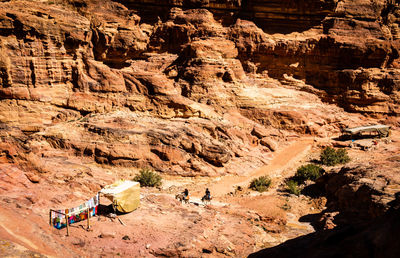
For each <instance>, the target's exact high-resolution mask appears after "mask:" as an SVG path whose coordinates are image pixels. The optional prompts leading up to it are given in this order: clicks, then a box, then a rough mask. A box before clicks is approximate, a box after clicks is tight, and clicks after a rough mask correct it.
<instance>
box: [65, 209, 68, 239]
mask: <svg viewBox="0 0 400 258" xmlns="http://www.w3.org/2000/svg"><path fill="white" fill-rule="evenodd" d="M65 220H66V222H67V236H69V225H68V215H67V214H65Z"/></svg>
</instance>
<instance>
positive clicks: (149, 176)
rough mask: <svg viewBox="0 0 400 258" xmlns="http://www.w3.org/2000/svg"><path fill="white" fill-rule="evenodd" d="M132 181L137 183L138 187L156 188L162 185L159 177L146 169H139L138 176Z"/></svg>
mask: <svg viewBox="0 0 400 258" xmlns="http://www.w3.org/2000/svg"><path fill="white" fill-rule="evenodd" d="M133 180H134V181H137V182H139V183H140V186H150V187H157V186H161V184H162V182H161V180H162V178H161V176H160V175H159V174H157V173H156V172H153V171H152V170H150V169H148V168H143V169H141V170H140V171H139V175H136V176H135V177H134V178H133Z"/></svg>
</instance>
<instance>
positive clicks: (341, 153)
mask: <svg viewBox="0 0 400 258" xmlns="http://www.w3.org/2000/svg"><path fill="white" fill-rule="evenodd" d="M320 160H321V163H322V164H324V165H327V166H334V165H337V164H344V163H347V162H349V161H350V157H349V156H348V155H347V151H346V150H345V149H338V150H335V149H334V148H332V147H326V148H325V149H324V150H323V151H322V152H321V156H320Z"/></svg>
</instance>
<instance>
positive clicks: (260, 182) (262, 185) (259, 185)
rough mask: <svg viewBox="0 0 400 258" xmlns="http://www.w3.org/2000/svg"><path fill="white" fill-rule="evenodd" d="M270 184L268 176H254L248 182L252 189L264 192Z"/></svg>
mask: <svg viewBox="0 0 400 258" xmlns="http://www.w3.org/2000/svg"><path fill="white" fill-rule="evenodd" d="M270 185H271V179H270V178H269V177H268V176H260V177H259V178H254V179H253V180H252V181H251V183H250V188H251V189H253V190H254V191H259V192H264V191H266V190H267V189H268V187H269V186H270Z"/></svg>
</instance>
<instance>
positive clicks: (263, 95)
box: [0, 0, 399, 175]
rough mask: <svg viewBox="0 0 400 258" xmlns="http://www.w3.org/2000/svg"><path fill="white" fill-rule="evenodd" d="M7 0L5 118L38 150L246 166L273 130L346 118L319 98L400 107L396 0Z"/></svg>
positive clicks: (169, 168)
mask: <svg viewBox="0 0 400 258" xmlns="http://www.w3.org/2000/svg"><path fill="white" fill-rule="evenodd" d="M0 5H1V10H2V11H1V13H0V40H1V44H0V96H1V101H0V119H1V120H0V121H1V122H2V123H3V124H4V125H5V126H6V127H7V128H14V129H15V130H17V131H18V130H21V131H22V132H24V139H23V142H22V143H21V144H22V145H23V148H24V149H26V150H28V151H29V150H35V153H37V154H38V155H39V156H40V155H42V154H43V153H44V152H45V151H47V149H48V148H57V149H59V148H61V149H64V150H67V151H68V152H71V153H72V154H73V155H82V156H85V157H90V158H93V160H95V161H96V162H98V163H100V164H111V165H123V166H134V167H143V166H150V167H153V168H155V169H157V170H160V171H164V172H168V173H172V174H182V175H194V174H202V175H216V174H221V173H239V174H240V173H245V172H246V171H249V170H251V169H252V168H253V167H254V166H258V165H260V164H264V163H265V162H267V161H268V155H263V154H262V153H268V152H270V151H271V150H270V148H268V147H267V146H265V144H264V145H262V144H260V143H262V142H264V143H265V142H266V140H267V139H268V140H269V141H272V142H274V141H277V142H279V141H280V140H282V139H285V136H287V135H289V134H292V133H293V132H294V133H311V134H316V135H326V132H329V131H331V132H332V131H335V130H338V129H339V128H341V127H343V126H346V125H347V124H350V122H351V121H352V119H353V118H352V117H350V116H348V115H346V114H345V113H343V112H342V111H340V110H339V109H338V108H337V107H334V106H329V105H327V104H324V103H323V102H321V100H320V99H319V98H322V100H324V101H331V102H334V103H337V104H339V106H342V107H345V108H346V109H347V110H350V111H360V112H367V113H368V112H373V113H378V114H384V115H385V114H391V115H397V114H398V113H399V109H398V108H399V105H398V100H399V93H398V87H399V72H398V70H397V66H398V64H397V63H398V43H399V35H398V33H399V31H398V29H397V28H398V15H399V6H398V5H397V4H395V3H392V2H390V1H373V2H371V1H355V0H354V1H306V2H305V1H301V2H298V1H289V0H288V1H283V2H282V1H279V2H278V1H172V2H171V1H168V2H167V1H165V2H163V1H161V2H160V1H133V0H131V1H120V2H119V3H118V2H115V1H110V0H103V1H100V0H70V1H61V0H59V1H42V0H40V1H39V0H38V1H2V2H1V3H0ZM278 32H279V33H278ZM299 90H300V91H299ZM321 111H322V112H321ZM167 119H168V120H167ZM167 121H168V122H167ZM257 128H258V129H257ZM255 131H257V132H258V133H254V132H255ZM12 132H16V131H13V130H9V131H8V132H7V134H6V135H7V137H17V138H18V139H20V135H22V134H21V133H20V132H18V133H17V132H16V133H15V134H13V133H12ZM32 133H33V134H32ZM26 137H27V138H26ZM278 145H279V143H278ZM38 146H39V147H38ZM68 155H70V154H68ZM255 164H256V165H255ZM239 165H240V166H239ZM239 167H240V169H239ZM193 171H195V172H193Z"/></svg>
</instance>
